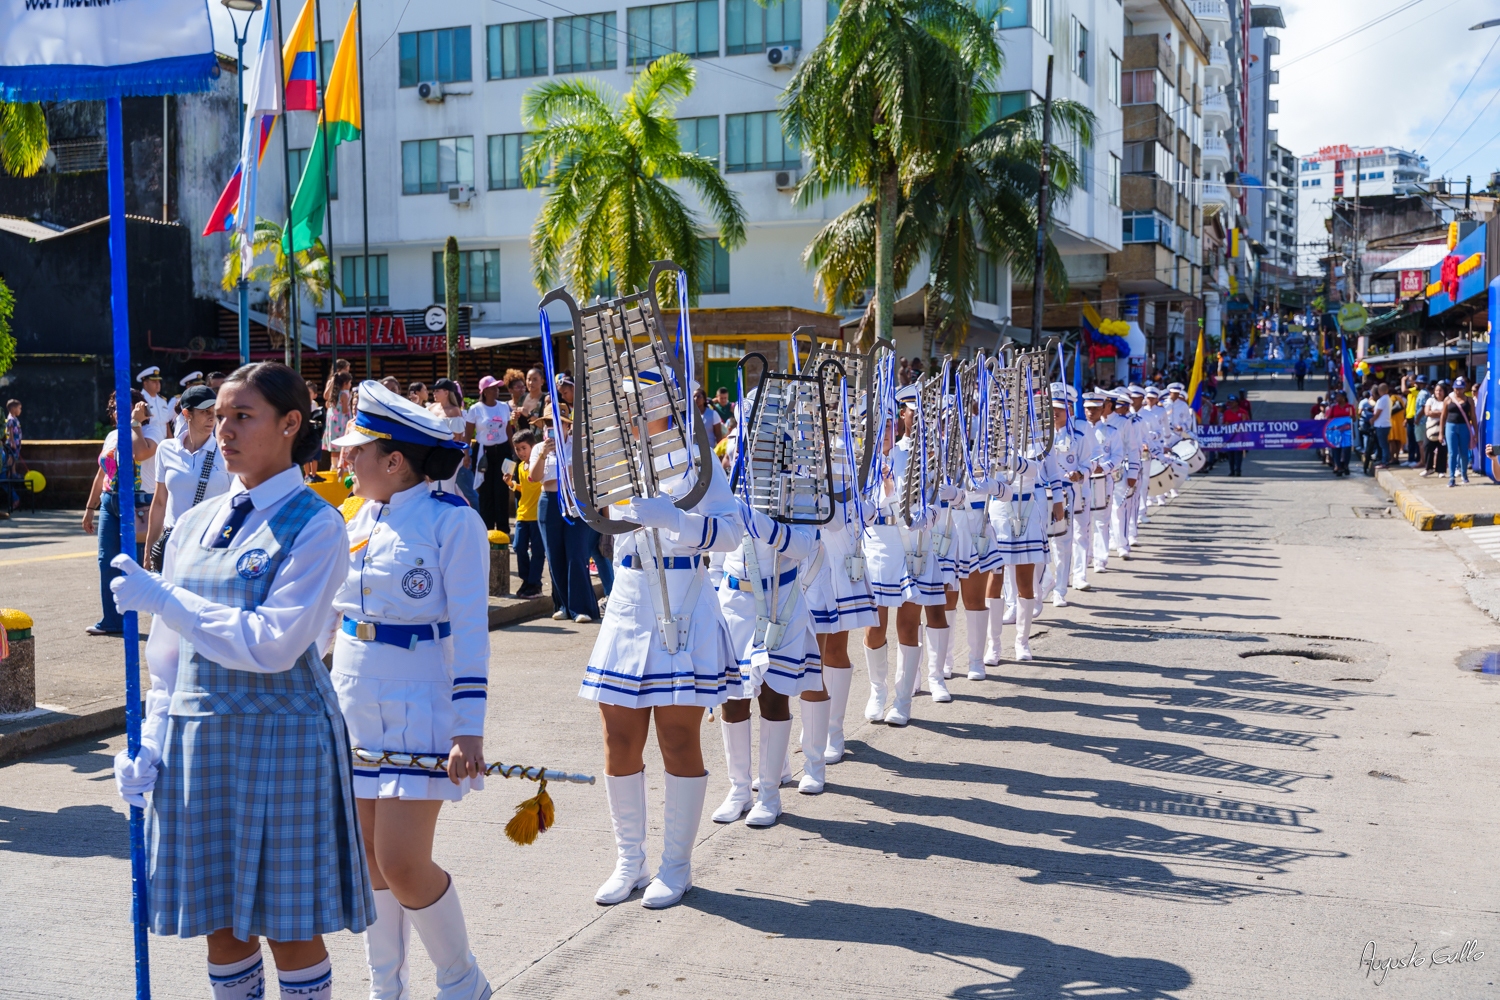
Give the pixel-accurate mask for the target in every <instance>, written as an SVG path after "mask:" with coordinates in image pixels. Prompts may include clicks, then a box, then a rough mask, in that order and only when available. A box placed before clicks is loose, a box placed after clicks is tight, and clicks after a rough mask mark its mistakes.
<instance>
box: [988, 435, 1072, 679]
mask: <svg viewBox="0 0 1500 1000" xmlns="http://www.w3.org/2000/svg"><path fill="white" fill-rule="evenodd" d="M1036 451H1037V448H1036V446H1035V445H1033V446H1032V447H1031V448H1030V449H1029V456H1030V457H1027V458H1023V459H1021V463H1020V464H1021V467H1020V470H1019V472H1018V473H1017V474H1016V477H1015V479H1014V480H1013V481H1011V482H1010V483H1002V484H1001V486H1000V492H999V494H998V495H997V496H996V497H995V499H994V500H993V501H991V503H990V524H991V526H992V527H993V528H994V530H995V553H996V557H997V560H998V562H999V565H1000V566H1001V567H1007V566H1013V567H1015V570H1014V572H1015V588H1016V659H1017V660H1029V659H1031V622H1032V619H1033V617H1034V616H1035V614H1036V605H1035V604H1034V603H1033V601H1034V600H1035V596H1036V580H1037V576H1038V573H1037V570H1038V568H1039V567H1040V565H1041V564H1042V563H1044V562H1046V560H1047V525H1048V523H1049V522H1050V521H1055V520H1057V519H1058V518H1060V517H1062V516H1063V505H1062V493H1061V491H1060V489H1058V488H1059V487H1060V486H1061V482H1060V477H1059V475H1058V471H1057V463H1056V460H1055V459H1054V457H1053V454H1052V452H1050V451H1049V452H1048V453H1047V454H1045V455H1043V456H1041V457H1040V458H1038V457H1036ZM1055 489H1056V490H1057V492H1056V494H1055V497H1056V499H1055V500H1052V499H1049V496H1050V495H1053V494H1054V490H1055ZM1004 578H1005V573H1004V572H1003V570H1002V571H1001V572H998V573H996V574H995V575H993V576H991V577H990V583H989V588H990V597H991V599H992V600H1003V594H1002V593H1001V586H1000V585H1001V584H1002V582H1003V580H1004ZM992 607H993V605H992Z"/></svg>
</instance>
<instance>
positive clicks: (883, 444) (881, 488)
mask: <svg viewBox="0 0 1500 1000" xmlns="http://www.w3.org/2000/svg"><path fill="white" fill-rule="evenodd" d="M872 405H876V406H880V407H881V410H882V413H881V417H882V425H883V428H884V429H883V430H881V431H879V432H877V433H879V435H880V440H879V442H878V443H877V445H876V453H875V455H874V457H873V460H872V461H871V464H870V482H869V484H868V485H867V487H866V488H867V490H868V493H869V500H868V502H869V504H870V506H871V508H872V509H873V511H874V513H873V514H872V515H871V516H870V518H869V521H868V522H867V523H866V524H865V527H864V534H863V536H862V537H861V539H860V545H861V547H862V548H863V550H864V554H865V565H864V570H865V577H866V579H867V580H868V581H869V585H870V594H871V596H872V597H873V598H874V600H875V615H876V621H875V624H873V625H868V626H866V627H865V634H864V653H865V669H866V671H867V672H868V674H869V678H870V699H869V701H867V702H866V703H865V718H866V719H868V720H869V721H871V722H879V721H881V720H882V719H884V718H885V716H886V704H887V701H888V699H889V698H890V686H889V684H888V683H887V679H888V677H889V676H890V659H889V657H890V647H889V645H888V644H887V642H886V623H887V620H888V615H889V614H890V611H889V609H891V608H897V609H898V613H899V609H900V607H901V606H902V604H903V603H905V592H904V590H903V589H902V585H903V583H904V581H905V579H906V551H905V550H904V549H903V548H902V547H901V531H900V529H899V528H898V527H897V523H898V521H899V520H900V516H901V515H900V514H899V513H898V511H897V509H896V508H897V499H898V494H897V489H898V485H899V484H900V482H901V477H902V476H904V475H906V460H907V458H908V457H909V455H910V450H909V445H908V446H905V447H903V446H902V445H901V444H900V443H899V442H898V441H897V440H896V434H897V432H898V430H900V429H903V428H904V424H905V421H906V419H907V417H906V416H905V414H896V415H894V416H887V413H888V412H889V411H887V410H886V407H885V405H883V404H881V403H880V401H879V400H876V401H873V403H872ZM898 638H899V635H898ZM912 638H915V636H912ZM900 655H904V654H900V653H898V657H899V656H900Z"/></svg>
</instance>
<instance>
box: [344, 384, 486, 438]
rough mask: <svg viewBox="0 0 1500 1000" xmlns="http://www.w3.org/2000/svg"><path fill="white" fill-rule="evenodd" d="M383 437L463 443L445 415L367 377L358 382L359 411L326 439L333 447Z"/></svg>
mask: <svg viewBox="0 0 1500 1000" xmlns="http://www.w3.org/2000/svg"><path fill="white" fill-rule="evenodd" d="M382 439H383V440H386V441H405V442H406V443H407V444H422V445H427V446H428V447H440V448H462V447H463V445H461V444H459V443H458V442H457V441H455V440H453V431H452V430H450V429H449V428H448V421H447V419H446V418H444V417H440V416H438V415H437V414H435V413H432V412H431V411H429V410H426V409H423V408H422V407H420V406H418V405H417V404H416V403H413V402H412V401H411V400H409V399H407V398H406V397H405V396H398V395H396V394H395V393H394V392H391V390H389V389H387V388H386V387H385V386H383V385H381V384H380V383H379V382H372V381H370V380H369V379H366V380H365V381H363V382H361V383H360V384H359V411H358V412H357V413H355V415H354V422H353V423H351V424H350V425H349V430H348V433H346V434H345V435H344V436H343V437H341V438H338V439H337V440H335V441H331V442H329V443H330V444H332V445H333V446H334V447H336V448H353V447H356V446H358V445H362V444H369V443H370V442H371V441H378V440H382Z"/></svg>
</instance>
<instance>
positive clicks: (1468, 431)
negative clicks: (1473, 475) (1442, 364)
mask: <svg viewBox="0 0 1500 1000" xmlns="http://www.w3.org/2000/svg"><path fill="white" fill-rule="evenodd" d="M1443 424H1444V427H1443V441H1444V443H1446V444H1447V445H1448V485H1449V486H1456V485H1458V484H1457V483H1456V482H1455V481H1454V476H1455V475H1457V474H1458V473H1462V474H1463V477H1464V484H1465V485H1467V484H1468V482H1469V460H1470V458H1471V457H1472V456H1471V455H1470V448H1471V447H1472V442H1473V440H1474V400H1473V399H1471V398H1470V397H1469V383H1468V382H1467V381H1465V380H1464V379H1463V378H1456V379H1454V380H1453V392H1451V393H1450V394H1449V395H1448V398H1447V399H1445V400H1444V401H1443Z"/></svg>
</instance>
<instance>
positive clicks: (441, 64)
mask: <svg viewBox="0 0 1500 1000" xmlns="http://www.w3.org/2000/svg"><path fill="white" fill-rule="evenodd" d="M473 78H474V76H473V73H472V72H471V67H470V58H469V29H468V28H443V29H441V30H439V31H408V32H403V33H402V35H401V86H403V87H415V86H416V85H417V84H419V83H422V82H423V81H426V80H438V81H441V82H443V83H456V82H463V81H467V80H472V79H473Z"/></svg>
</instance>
